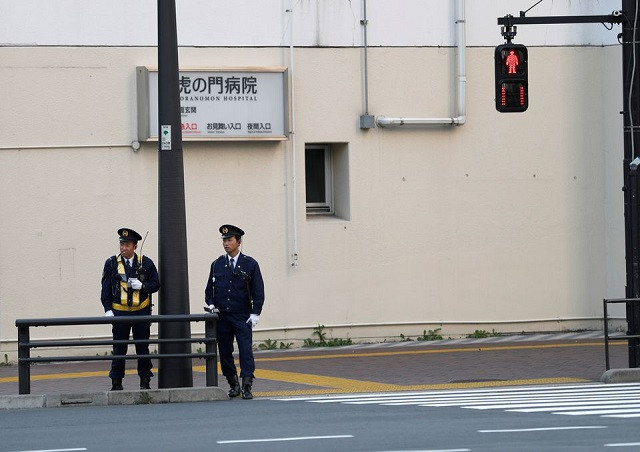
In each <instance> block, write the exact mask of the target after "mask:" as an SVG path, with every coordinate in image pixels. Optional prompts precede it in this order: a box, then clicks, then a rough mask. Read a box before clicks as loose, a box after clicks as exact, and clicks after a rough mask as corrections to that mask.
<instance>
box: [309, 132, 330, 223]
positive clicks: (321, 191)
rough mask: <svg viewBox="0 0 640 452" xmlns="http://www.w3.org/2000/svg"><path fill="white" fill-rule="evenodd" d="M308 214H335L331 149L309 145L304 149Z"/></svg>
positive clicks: (320, 145)
mask: <svg viewBox="0 0 640 452" xmlns="http://www.w3.org/2000/svg"><path fill="white" fill-rule="evenodd" d="M304 157H305V181H306V188H307V189H306V191H307V213H333V174H332V173H333V172H332V166H331V147H330V146H329V145H326V144H324V145H322V144H308V145H306V146H305V149H304Z"/></svg>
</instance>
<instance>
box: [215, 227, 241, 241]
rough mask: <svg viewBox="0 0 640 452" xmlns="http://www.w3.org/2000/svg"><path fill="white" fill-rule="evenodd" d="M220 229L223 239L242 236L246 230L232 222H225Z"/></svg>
mask: <svg viewBox="0 0 640 452" xmlns="http://www.w3.org/2000/svg"><path fill="white" fill-rule="evenodd" d="M218 230H219V231H220V234H222V238H223V239H227V238H229V237H235V236H240V237H242V236H243V235H244V231H243V230H242V229H240V228H239V227H237V226H234V225H232V224H223V225H222V226H220V229H218Z"/></svg>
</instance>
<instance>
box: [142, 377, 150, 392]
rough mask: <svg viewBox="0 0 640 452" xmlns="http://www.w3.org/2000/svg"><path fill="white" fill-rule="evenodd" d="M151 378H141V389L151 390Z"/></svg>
mask: <svg viewBox="0 0 640 452" xmlns="http://www.w3.org/2000/svg"><path fill="white" fill-rule="evenodd" d="M149 383H151V377H140V389H151V386H150V385H149Z"/></svg>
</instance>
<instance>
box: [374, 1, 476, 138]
mask: <svg viewBox="0 0 640 452" xmlns="http://www.w3.org/2000/svg"><path fill="white" fill-rule="evenodd" d="M455 5H456V11H455V15H456V18H455V26H456V46H457V50H458V53H457V57H458V58H457V65H456V66H457V83H456V100H457V116H455V117H452V118H387V117H385V116H379V117H377V118H376V124H378V126H380V127H392V126H396V127H397V126H406V125H414V126H429V125H452V126H461V125H463V124H464V123H465V122H466V121H467V116H466V108H467V107H466V87H467V73H466V72H467V68H466V46H467V43H466V36H465V12H464V8H465V2H464V0H455Z"/></svg>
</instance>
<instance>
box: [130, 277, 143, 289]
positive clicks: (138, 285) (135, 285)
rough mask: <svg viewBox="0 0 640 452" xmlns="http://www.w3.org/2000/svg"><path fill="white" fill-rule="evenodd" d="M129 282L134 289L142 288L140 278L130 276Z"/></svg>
mask: <svg viewBox="0 0 640 452" xmlns="http://www.w3.org/2000/svg"><path fill="white" fill-rule="evenodd" d="M129 284H131V288H132V289H133V290H140V289H142V283H141V282H140V280H139V279H138V278H129Z"/></svg>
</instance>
